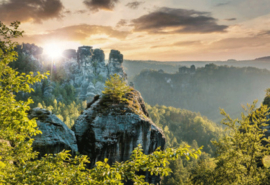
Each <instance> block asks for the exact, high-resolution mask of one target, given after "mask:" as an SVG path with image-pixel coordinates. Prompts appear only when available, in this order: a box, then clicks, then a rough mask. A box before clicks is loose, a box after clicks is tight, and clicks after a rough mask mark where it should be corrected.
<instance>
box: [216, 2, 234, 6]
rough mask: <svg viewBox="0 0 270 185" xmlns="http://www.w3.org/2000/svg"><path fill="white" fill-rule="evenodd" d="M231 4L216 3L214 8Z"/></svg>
mask: <svg viewBox="0 0 270 185" xmlns="http://www.w3.org/2000/svg"><path fill="white" fill-rule="evenodd" d="M230 3H231V2H225V3H218V4H217V5H216V6H217V7H219V6H226V5H229V4H230Z"/></svg>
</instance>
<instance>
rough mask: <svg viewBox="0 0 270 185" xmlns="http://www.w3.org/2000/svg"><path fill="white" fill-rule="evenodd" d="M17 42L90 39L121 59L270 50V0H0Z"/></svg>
mask: <svg viewBox="0 0 270 185" xmlns="http://www.w3.org/2000/svg"><path fill="white" fill-rule="evenodd" d="M15 20H18V21H20V22H21V25H20V29H21V30H24V31H25V32H24V37H23V38H20V39H18V42H20V43H21V42H24V43H34V44H36V45H38V46H41V47H44V48H46V47H51V46H52V45H54V46H56V47H57V48H59V49H60V50H64V49H77V48H78V46H82V45H87V46H93V47H94V48H100V49H103V50H104V52H105V54H106V58H108V53H109V52H110V50H111V49H116V50H119V51H120V52H121V53H122V54H123V55H124V58H125V59H130V60H157V61H226V60H228V59H236V60H248V59H255V58H258V57H263V56H269V55H270V1H269V0H138V1H137V0H135V1H134V0H77V1H74V0H0V21H1V22H3V23H4V24H10V22H12V21H15Z"/></svg>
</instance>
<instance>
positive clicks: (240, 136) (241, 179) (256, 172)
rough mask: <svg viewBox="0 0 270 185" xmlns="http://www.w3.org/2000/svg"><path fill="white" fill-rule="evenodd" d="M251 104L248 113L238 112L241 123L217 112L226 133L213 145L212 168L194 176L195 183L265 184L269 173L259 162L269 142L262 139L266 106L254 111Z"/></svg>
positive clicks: (223, 112)
mask: <svg viewBox="0 0 270 185" xmlns="http://www.w3.org/2000/svg"><path fill="white" fill-rule="evenodd" d="M255 103H256V102H254V103H253V104H252V105H249V104H248V106H247V108H245V110H246V111H247V113H248V114H247V115H244V114H243V113H242V120H238V119H235V120H232V119H231V118H230V116H229V115H228V114H227V113H226V112H225V111H224V110H221V114H222V115H224V116H225V118H224V119H223V121H222V123H223V124H224V125H226V126H227V130H228V134H227V135H225V136H224V137H222V138H221V139H220V140H219V141H214V142H213V144H214V145H215V147H216V152H217V157H216V159H215V160H216V161H217V162H216V167H215V169H214V170H213V171H211V170H209V169H205V168H204V169H203V172H202V171H201V172H197V173H194V174H197V175H194V177H193V182H194V183H195V184H204V182H206V180H207V184H269V182H268V177H269V170H268V168H266V167H265V166H264V165H263V164H262V159H263V158H264V157H265V156H268V155H269V154H270V148H269V141H270V139H268V138H266V137H265V132H266V129H265V127H266V126H267V124H266V122H267V116H268V115H269V113H268V108H267V106H261V107H260V108H259V109H256V108H255ZM202 174H203V175H202ZM198 175H199V176H200V177H199V178H198ZM202 177H204V178H202Z"/></svg>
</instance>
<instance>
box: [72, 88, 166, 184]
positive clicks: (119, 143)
mask: <svg viewBox="0 0 270 185" xmlns="http://www.w3.org/2000/svg"><path fill="white" fill-rule="evenodd" d="M127 98H128V99H129V100H130V101H131V102H132V103H131V104H128V103H116V102H111V101H110V100H108V99H106V97H105V96H104V95H103V96H95V98H94V100H93V101H92V102H91V103H89V104H88V106H87V107H88V108H87V109H86V110H84V112H83V113H82V115H80V116H79V118H78V119H77V120H76V121H75V124H74V126H73V127H72V130H73V131H74V132H75V135H76V139H77V144H78V150H79V152H80V153H81V154H84V155H87V156H88V157H89V158H90V161H91V163H90V164H89V165H88V167H89V168H92V167H94V166H95V163H96V162H97V161H103V160H104V158H108V159H109V161H108V162H109V164H112V163H114V162H115V161H119V162H120V161H126V160H128V159H129V158H130V156H131V154H132V151H133V150H134V148H136V147H137V146H138V145H139V144H140V145H141V146H142V148H143V152H144V153H145V154H150V153H152V152H153V151H155V150H156V149H157V148H158V147H161V149H164V145H165V136H164V134H163V132H162V130H161V129H159V128H158V127H157V126H156V125H155V124H154V123H153V122H152V120H151V119H150V118H149V115H148V113H147V111H146V109H145V105H144V101H143V99H142V97H141V95H140V93H139V92H137V91H136V90H133V91H132V92H131V93H129V94H127ZM147 177H148V178H147V179H146V180H147V181H148V182H155V183H158V181H159V177H154V178H153V176H148V175H147Z"/></svg>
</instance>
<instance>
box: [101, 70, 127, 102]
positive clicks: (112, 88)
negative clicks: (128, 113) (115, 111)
mask: <svg viewBox="0 0 270 185" xmlns="http://www.w3.org/2000/svg"><path fill="white" fill-rule="evenodd" d="M128 92H131V87H129V86H128V85H127V84H126V82H125V81H124V80H123V79H122V78H120V76H119V75H118V74H114V75H111V76H110V79H109V80H107V81H106V82H105V90H104V91H102V93H103V94H104V95H105V96H107V97H108V98H109V99H111V100H112V101H113V103H116V102H121V103H123V102H127V99H126V98H124V97H123V96H124V95H125V94H126V93H128Z"/></svg>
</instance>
